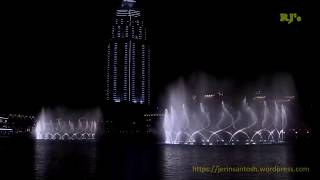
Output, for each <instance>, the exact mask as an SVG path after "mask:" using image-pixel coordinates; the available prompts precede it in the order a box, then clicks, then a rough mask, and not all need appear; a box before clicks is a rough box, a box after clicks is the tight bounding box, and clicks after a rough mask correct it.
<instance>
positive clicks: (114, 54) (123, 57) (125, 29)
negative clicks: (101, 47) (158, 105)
mask: <svg viewBox="0 0 320 180" xmlns="http://www.w3.org/2000/svg"><path fill="white" fill-rule="evenodd" d="M105 56H106V65H105V98H106V100H107V101H112V102H129V103H135V104H150V96H151V95H150V93H151V92H150V78H151V77H150V48H149V45H148V43H147V32H146V28H145V25H144V20H143V17H142V15H141V12H140V11H139V10H138V9H137V8H136V2H135V1H134V0H123V1H122V4H121V8H119V9H118V10H117V11H116V16H115V18H114V20H113V23H112V36H111V39H110V41H109V43H108V46H107V48H106V52H105Z"/></svg>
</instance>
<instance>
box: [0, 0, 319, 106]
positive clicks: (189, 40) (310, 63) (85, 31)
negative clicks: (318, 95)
mask: <svg viewBox="0 0 320 180" xmlns="http://www.w3.org/2000/svg"><path fill="white" fill-rule="evenodd" d="M208 2H210V3H208ZM295 2H297V3H293V1H290V3H289V1H288V0H282V1H275V2H271V1H269V0H263V1H259V2H257V1H246V2H239V1H221V2H215V1H212V2H211V1H172V0H161V1H155V0H140V1H139V6H140V8H141V9H142V11H143V12H144V14H145V21H146V23H147V26H148V30H149V40H150V45H151V48H152V64H153V69H152V74H153V75H152V76H153V81H152V82H153V89H154V90H153V91H154V94H158V93H161V92H163V90H164V89H165V87H166V86H167V84H168V83H170V82H171V81H174V80H176V79H177V78H178V77H179V76H182V75H189V74H190V73H192V72H194V71H205V72H207V73H209V74H212V75H214V76H217V77H229V78H233V79H234V80H235V81H236V82H237V83H238V84H242V83H245V82H249V81H251V80H253V79H255V78H256V77H257V76H260V75H272V74H273V73H275V72H289V73H291V74H292V75H293V77H294V79H295V81H296V84H297V86H298V91H299V93H300V94H301V97H303V99H304V100H303V101H304V102H303V103H304V104H306V106H309V105H310V104H311V103H312V102H311V97H312V95H310V94H312V93H310V92H313V91H314V92H315V90H313V89H314V88H313V81H315V80H316V76H315V74H316V70H317V68H316V66H315V62H314V60H315V59H317V58H316V55H317V53H316V51H315V49H316V47H314V45H313V42H318V41H317V40H316V38H315V35H316V33H315V32H317V30H316V29H315V24H314V23H315V22H316V21H315V19H316V18H315V17H314V16H313V15H312V13H311V12H313V11H312V9H311V7H312V6H310V4H306V3H302V2H301V1H295ZM119 4H120V2H119V0H113V1H111V0H106V1H105V2H103V3H102V2H101V3H94V2H80V1H79V2H78V1H76V2H73V3H71V2H68V3H66V2H63V3H62V2H57V1H54V2H50V3H49V2H41V3H39V2H38V3H31V2H27V3H23V4H18V3H16V4H8V5H4V6H2V9H4V10H3V11H1V17H2V18H1V29H2V32H1V44H2V47H1V55H0V61H1V64H0V65H1V66H0V68H1V69H0V75H1V76H0V82H1V87H0V89H1V91H0V92H1V94H0V102H1V107H2V108H3V109H9V110H12V109H25V108H30V107H35V108H37V107H39V106H41V105H51V104H71V105H87V104H89V105H91V104H99V103H100V102H101V100H102V98H103V91H102V89H103V84H102V82H103V71H102V70H103V67H102V66H103V48H104V47H105V45H106V40H107V39H108V38H109V36H110V33H111V30H110V28H111V18H112V16H113V14H114V12H115V10H116V8H117V7H118V6H119ZM290 10H293V11H294V12H298V13H299V14H301V15H302V19H303V20H302V22H301V23H300V24H296V25H290V26H289V25H285V24H280V23H279V13H280V12H281V11H290ZM318 59H319V58H318ZM306 78H308V80H306Z"/></svg>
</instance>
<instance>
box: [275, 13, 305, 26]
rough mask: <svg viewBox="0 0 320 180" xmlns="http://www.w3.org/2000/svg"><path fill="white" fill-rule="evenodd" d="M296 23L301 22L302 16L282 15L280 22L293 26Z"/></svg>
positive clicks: (293, 14)
mask: <svg viewBox="0 0 320 180" xmlns="http://www.w3.org/2000/svg"><path fill="white" fill-rule="evenodd" d="M294 21H296V22H300V21H301V16H298V15H297V13H280V22H283V23H288V24H291V23H292V22H294Z"/></svg>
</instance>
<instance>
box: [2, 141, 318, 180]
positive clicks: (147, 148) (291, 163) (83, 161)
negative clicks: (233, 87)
mask: <svg viewBox="0 0 320 180" xmlns="http://www.w3.org/2000/svg"><path fill="white" fill-rule="evenodd" d="M0 153H1V156H2V158H1V160H0V164H1V165H0V173H1V176H2V178H1V179H50V180H51V179H90V180H91V179H92V180H93V179H164V180H169V179H170V180H171V179H172V180H176V179H301V178H304V177H310V176H311V174H312V170H313V171H315V169H317V168H319V166H317V168H316V167H315V159H316V158H315V156H314V154H313V153H312V146H310V145H288V144H279V145H250V146H246V145H238V146H184V145H160V144H144V143H127V144H115V143H106V142H105V143H97V142H81V141H78V142H63V141H31V140H28V141H20V140H19V141H9V140H5V141H3V140H1V141H0ZM212 166H214V167H215V166H219V167H225V166H228V167H242V166H246V167H252V166H254V167H274V166H277V167H309V168H310V169H309V170H310V172H309V173H308V172H304V173H230V172H229V173H219V174H218V173H201V172H195V171H193V167H212Z"/></svg>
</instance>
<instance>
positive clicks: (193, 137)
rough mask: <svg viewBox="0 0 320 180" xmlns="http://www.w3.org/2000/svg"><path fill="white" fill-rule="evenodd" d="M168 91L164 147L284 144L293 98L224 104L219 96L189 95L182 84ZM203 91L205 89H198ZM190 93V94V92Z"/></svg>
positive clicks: (258, 98) (244, 99)
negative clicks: (175, 145) (290, 104)
mask: <svg viewBox="0 0 320 180" xmlns="http://www.w3.org/2000/svg"><path fill="white" fill-rule="evenodd" d="M178 86H180V87H178V88H177V87H175V88H173V90H172V89H171V90H170V92H169V94H170V97H169V98H168V99H169V102H168V106H167V108H166V109H165V112H164V118H163V124H162V128H163V134H164V140H165V143H166V144H188V145H192V144H200V145H216V144H221V145H235V144H274V143H282V142H284V141H285V129H286V127H287V121H288V112H289V106H288V104H289V103H291V101H292V98H293V96H286V97H279V96H278V97H276V96H273V97H272V98H268V97H266V96H264V95H261V94H258V95H257V94H254V95H253V96H252V97H250V98H249V97H245V96H244V97H242V99H241V101H240V102H236V103H235V102H234V101H233V103H227V102H226V100H225V98H224V96H223V94H222V92H219V91H218V92H215V93H212V94H201V93H198V94H192V93H190V92H188V90H189V89H188V87H187V86H185V85H184V84H183V83H178ZM202 88H206V87H202ZM193 93H194V91H193Z"/></svg>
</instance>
